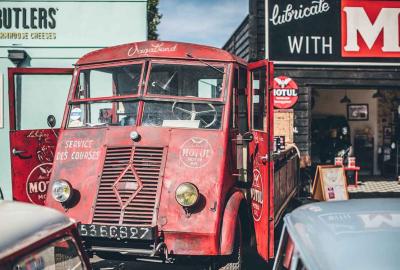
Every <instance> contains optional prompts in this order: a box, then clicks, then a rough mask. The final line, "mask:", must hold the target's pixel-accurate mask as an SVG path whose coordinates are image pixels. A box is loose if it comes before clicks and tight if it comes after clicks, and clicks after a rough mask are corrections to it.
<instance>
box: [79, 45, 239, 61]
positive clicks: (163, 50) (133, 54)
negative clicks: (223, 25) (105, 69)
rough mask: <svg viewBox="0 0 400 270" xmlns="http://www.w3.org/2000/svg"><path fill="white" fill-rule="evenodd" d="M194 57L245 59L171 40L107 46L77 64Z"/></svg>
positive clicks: (216, 49) (213, 59)
mask: <svg viewBox="0 0 400 270" xmlns="http://www.w3.org/2000/svg"><path fill="white" fill-rule="evenodd" d="M188 54H189V55H192V56H193V57H195V58H199V59H201V60H206V61H223V62H239V63H241V64H243V65H245V64H246V61H245V60H243V59H242V58H240V57H237V56H235V55H233V54H231V53H229V52H227V51H224V50H222V49H218V48H214V47H210V46H205V45H198V44H191V43H183V42H173V41H156V40H152V41H143V42H134V43H128V44H123V45H118V46H113V47H108V48H104V49H100V50H96V51H93V52H90V53H88V54H86V55H84V56H82V57H81V58H80V59H79V60H78V62H77V63H76V64H77V65H88V64H95V63H103V62H114V61H122V60H131V59H137V58H162V59H166V58H171V59H187V60H191V59H193V58H192V57H190V56H188Z"/></svg>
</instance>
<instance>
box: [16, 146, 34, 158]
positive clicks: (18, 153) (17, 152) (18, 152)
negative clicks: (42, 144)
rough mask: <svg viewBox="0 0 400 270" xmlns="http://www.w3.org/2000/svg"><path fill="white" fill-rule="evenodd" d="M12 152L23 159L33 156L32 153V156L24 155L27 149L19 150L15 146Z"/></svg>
mask: <svg viewBox="0 0 400 270" xmlns="http://www.w3.org/2000/svg"><path fill="white" fill-rule="evenodd" d="M11 153H12V154H13V155H14V156H18V157H19V158H22V159H28V158H31V157H32V155H30V156H23V155H22V154H23V153H26V151H25V150H17V149H15V148H13V150H12V151H11Z"/></svg>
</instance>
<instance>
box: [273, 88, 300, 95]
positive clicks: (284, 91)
mask: <svg viewBox="0 0 400 270" xmlns="http://www.w3.org/2000/svg"><path fill="white" fill-rule="evenodd" d="M274 96H276V97H297V90H296V89H274Z"/></svg>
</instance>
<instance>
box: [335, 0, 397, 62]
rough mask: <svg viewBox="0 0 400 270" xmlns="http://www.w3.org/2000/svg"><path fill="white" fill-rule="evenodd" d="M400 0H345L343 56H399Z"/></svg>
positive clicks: (343, 1)
mask: <svg viewBox="0 0 400 270" xmlns="http://www.w3.org/2000/svg"><path fill="white" fill-rule="evenodd" d="M399 15H400V2H399V1H364V0H363V1H359V0H358V1H355V0H347V1H346V0H342V56H343V57H400V38H399V36H400V34H399V25H400V19H399Z"/></svg>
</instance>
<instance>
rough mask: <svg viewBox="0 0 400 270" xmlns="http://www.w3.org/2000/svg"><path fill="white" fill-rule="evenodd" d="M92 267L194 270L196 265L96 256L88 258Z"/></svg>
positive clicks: (123, 269) (125, 269)
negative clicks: (105, 258) (130, 260)
mask: <svg viewBox="0 0 400 270" xmlns="http://www.w3.org/2000/svg"><path fill="white" fill-rule="evenodd" d="M90 262H91V264H92V267H93V269H95V270H98V269H102V270H103V269H104V270H111V269H113V270H114V269H115V270H128V269H132V270H136V269H140V270H161V269H162V270H192V269H193V270H195V269H198V268H196V267H191V266H189V265H176V264H165V263H156V262H155V263H150V262H139V261H133V262H125V261H111V260H103V259H101V258H99V257H97V256H94V257H93V258H92V259H90Z"/></svg>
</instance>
